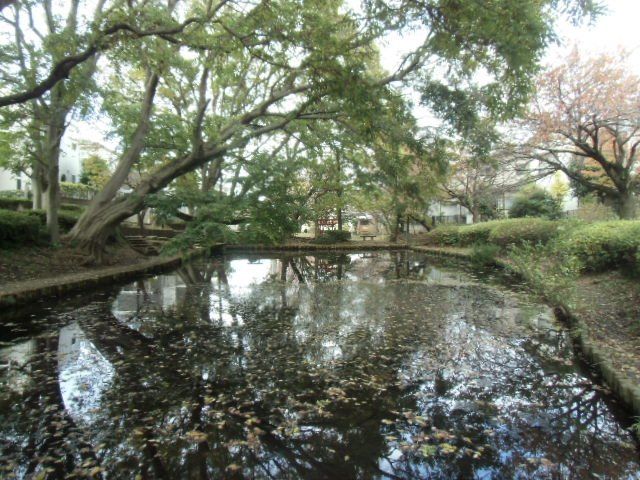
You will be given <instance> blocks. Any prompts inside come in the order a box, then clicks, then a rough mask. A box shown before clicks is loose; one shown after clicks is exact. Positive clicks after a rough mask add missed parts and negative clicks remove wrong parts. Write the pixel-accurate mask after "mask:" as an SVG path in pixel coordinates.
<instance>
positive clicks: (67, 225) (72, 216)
mask: <svg viewBox="0 0 640 480" xmlns="http://www.w3.org/2000/svg"><path fill="white" fill-rule="evenodd" d="M25 214H26V215H30V216H32V217H34V218H37V219H38V220H39V221H40V224H41V225H42V226H44V225H46V223H47V212H46V211H44V210H29V211H26V212H25ZM81 214H82V211H77V210H63V209H60V210H59V211H58V225H60V230H61V231H62V232H68V231H69V230H71V229H72V228H73V226H74V225H75V224H76V222H77V221H78V219H79V218H80V215H81Z"/></svg>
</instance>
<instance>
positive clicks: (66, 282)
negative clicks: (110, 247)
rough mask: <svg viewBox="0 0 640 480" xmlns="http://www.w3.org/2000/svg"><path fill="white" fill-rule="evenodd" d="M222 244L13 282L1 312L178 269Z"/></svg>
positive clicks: (2, 294) (0, 298)
mask: <svg viewBox="0 0 640 480" xmlns="http://www.w3.org/2000/svg"><path fill="white" fill-rule="evenodd" d="M222 248H223V245H222V244H219V245H214V246H212V247H209V248H199V249H194V250H191V251H189V252H186V253H185V254H182V255H173V256H170V257H157V258H153V259H150V260H145V261H143V262H139V263H135V264H133V265H129V266H117V267H109V268H103V269H100V270H98V271H94V272H80V273H72V274H67V275H62V276H59V277H53V278H50V279H45V280H43V281H41V282H39V284H38V285H36V286H34V285H33V282H31V281H24V282H18V283H16V284H15V285H14V286H13V287H12V288H10V289H7V290H6V291H0V311H2V310H4V309H10V308H15V307H22V306H25V305H28V304H30V303H32V302H34V301H36V300H38V299H41V298H53V299H56V298H58V299H59V298H62V297H64V296H66V295H70V294H72V293H77V292H80V291H83V290H90V289H94V288H97V287H104V286H108V285H111V284H114V283H122V282H125V281H127V280H132V279H135V278H137V277H139V276H140V275H145V274H149V273H159V272H163V271H166V270H171V269H174V268H177V267H179V266H180V265H182V264H183V263H185V262H188V261H190V260H192V259H193V258H195V257H199V256H203V255H207V254H210V253H215V252H217V251H222Z"/></svg>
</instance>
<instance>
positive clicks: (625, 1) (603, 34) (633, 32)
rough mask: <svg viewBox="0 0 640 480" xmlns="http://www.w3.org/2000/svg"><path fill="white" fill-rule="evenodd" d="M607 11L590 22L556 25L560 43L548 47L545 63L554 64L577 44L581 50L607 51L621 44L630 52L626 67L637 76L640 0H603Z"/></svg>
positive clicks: (639, 73)
mask: <svg viewBox="0 0 640 480" xmlns="http://www.w3.org/2000/svg"><path fill="white" fill-rule="evenodd" d="M602 3H603V4H604V5H605V7H606V9H607V12H605V13H604V14H603V15H602V16H600V17H599V18H598V19H597V20H596V22H595V23H594V24H593V25H582V26H579V27H574V26H572V25H570V24H568V23H566V22H565V23H561V24H559V25H558V33H559V34H560V36H561V37H562V40H563V42H564V45H563V46H560V47H551V48H549V50H548V52H547V55H546V58H545V62H546V63H550V64H554V63H557V61H558V58H559V57H561V56H562V55H561V54H562V52H563V51H566V50H568V49H570V48H571V46H572V45H574V44H577V45H578V47H579V48H580V50H581V51H583V52H593V53H594V54H598V53H602V52H611V51H613V50H616V49H617V48H618V47H623V48H625V49H627V50H629V52H630V53H631V58H630V67H631V68H633V70H634V71H635V73H637V74H638V75H640V30H639V28H638V27H639V25H638V22H639V21H640V1H639V0H605V1H604V2H602Z"/></svg>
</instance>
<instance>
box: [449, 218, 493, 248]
mask: <svg viewBox="0 0 640 480" xmlns="http://www.w3.org/2000/svg"><path fill="white" fill-rule="evenodd" d="M495 225H496V222H481V223H476V224H474V225H462V226H460V228H459V229H458V244H459V245H460V246H462V247H466V246H469V245H473V244H475V243H487V242H488V241H489V235H490V234H491V230H492V229H493V228H494V226H495Z"/></svg>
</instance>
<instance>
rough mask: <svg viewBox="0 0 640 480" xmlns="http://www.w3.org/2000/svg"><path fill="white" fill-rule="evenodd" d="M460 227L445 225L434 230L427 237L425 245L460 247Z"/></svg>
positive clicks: (425, 237)
mask: <svg viewBox="0 0 640 480" xmlns="http://www.w3.org/2000/svg"><path fill="white" fill-rule="evenodd" d="M459 231H460V227H458V226H454V225H444V226H440V227H437V228H434V229H433V230H431V231H430V232H428V233H427V234H426V235H425V236H424V239H425V243H426V244H428V245H442V246H457V245H459V235H458V233H459Z"/></svg>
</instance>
